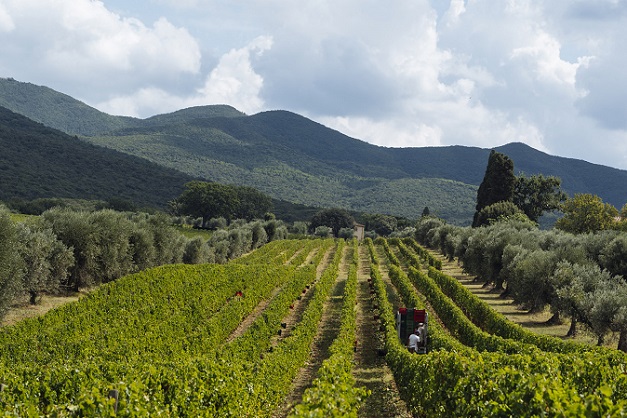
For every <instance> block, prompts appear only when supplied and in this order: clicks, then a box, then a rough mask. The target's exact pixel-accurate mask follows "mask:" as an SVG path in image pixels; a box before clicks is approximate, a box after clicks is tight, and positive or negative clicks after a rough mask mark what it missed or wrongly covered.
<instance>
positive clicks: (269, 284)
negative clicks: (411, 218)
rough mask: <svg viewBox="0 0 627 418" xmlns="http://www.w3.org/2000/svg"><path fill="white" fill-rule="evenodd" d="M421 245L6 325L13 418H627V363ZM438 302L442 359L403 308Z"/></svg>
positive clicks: (155, 272) (273, 250)
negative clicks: (491, 296) (421, 349)
mask: <svg viewBox="0 0 627 418" xmlns="http://www.w3.org/2000/svg"><path fill="white" fill-rule="evenodd" d="M441 263H442V261H441V260H440V259H439V258H436V257H435V256H434V255H433V254H432V253H431V252H430V251H427V250H426V249H425V248H423V247H422V246H421V245H419V244H418V243H417V242H416V241H415V240H413V239H402V240H401V239H389V240H385V239H378V240H376V241H375V242H373V241H372V240H370V239H367V240H365V241H364V242H363V243H358V242H357V241H350V242H345V241H344V240H332V239H326V240H323V239H316V240H313V239H312V240H282V241H274V242H271V243H269V244H267V245H265V246H263V247H262V248H260V249H257V250H255V251H254V252H252V253H250V254H248V255H246V256H244V257H241V258H239V259H236V260H233V261H230V262H229V263H227V264H224V265H217V264H204V265H178V264H177V265H167V266H162V267H157V268H153V269H149V270H145V271H142V272H139V273H136V274H132V275H128V276H125V277H123V278H121V279H118V280H116V281H114V282H111V283H108V284H105V285H102V286H101V287H99V288H98V290H96V291H94V292H92V293H90V294H89V295H88V296H86V297H84V298H82V299H80V300H79V301H78V302H75V303H71V304H67V305H65V306H63V307H60V308H58V309H55V310H53V311H51V312H49V313H48V314H46V315H44V316H42V317H39V318H34V319H28V320H24V321H22V322H20V323H19V324H17V325H14V326H11V327H6V328H3V329H1V330H0V411H2V414H3V415H2V416H20V417H35V416H37V417H38V416H55V417H63V416H101V417H107V416H118V417H126V416H129V417H135V416H177V417H178V416H185V417H198V416H207V417H214V416H220V417H230V416H233V417H242V416H249V417H263V416H267V417H305V416H306V417H329V416H349V417H350V416H363V417H386V416H390V417H392V416H416V417H452V416H458V417H487V416H516V417H523V416H587V417H601V416H624V415H625V414H627V361H626V360H627V358H626V355H625V353H623V352H621V351H617V350H613V349H609V348H601V347H593V346H587V345H579V344H575V343H572V342H566V341H564V340H561V339H558V338H554V337H548V336H540V335H537V334H534V333H531V332H529V331H527V330H525V329H523V328H522V327H520V326H518V325H516V324H514V323H512V322H510V321H508V320H506V319H505V318H504V317H503V316H502V315H500V314H498V313H496V312H495V311H493V310H491V309H490V308H489V307H488V306H487V305H485V304H484V302H482V301H481V300H480V299H478V298H477V297H475V296H474V295H473V294H472V293H470V292H469V291H468V290H467V289H466V288H465V287H463V286H462V285H461V284H460V283H459V282H458V281H457V280H456V279H454V278H452V277H450V276H448V275H447V274H444V273H443V272H442V270H441ZM400 306H413V307H417V308H421V309H427V310H428V312H429V314H430V316H431V320H430V322H429V345H428V354H425V355H416V354H411V353H410V352H409V351H408V350H407V348H406V347H405V346H404V342H401V341H399V339H398V337H397V333H396V326H395V316H394V315H395V311H396V309H397V308H398V307H400Z"/></svg>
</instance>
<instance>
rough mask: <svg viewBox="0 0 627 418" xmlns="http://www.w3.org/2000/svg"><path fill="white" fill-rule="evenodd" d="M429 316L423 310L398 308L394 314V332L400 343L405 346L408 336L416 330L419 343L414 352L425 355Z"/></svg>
mask: <svg viewBox="0 0 627 418" xmlns="http://www.w3.org/2000/svg"><path fill="white" fill-rule="evenodd" d="M428 324H429V314H428V313H427V311H425V310H424V309H416V308H399V309H398V311H397V312H396V331H397V334H398V338H399V339H400V340H401V342H402V343H403V344H405V345H407V341H408V338H409V336H410V335H411V334H412V333H414V331H415V330H416V329H418V330H419V331H418V332H419V337H420V342H419V343H418V348H417V349H416V352H417V353H418V354H426V353H427V341H428V335H429V332H428V330H429V325H428Z"/></svg>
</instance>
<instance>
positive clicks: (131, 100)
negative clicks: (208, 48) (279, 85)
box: [98, 36, 272, 117]
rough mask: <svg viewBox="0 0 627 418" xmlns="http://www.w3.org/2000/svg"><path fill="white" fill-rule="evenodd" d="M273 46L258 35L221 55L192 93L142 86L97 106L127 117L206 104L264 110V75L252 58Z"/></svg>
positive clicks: (244, 109) (267, 39) (254, 111)
mask: <svg viewBox="0 0 627 418" xmlns="http://www.w3.org/2000/svg"><path fill="white" fill-rule="evenodd" d="M271 47H272V38H270V37H266V36H260V37H258V38H256V39H254V40H253V41H252V42H250V43H249V44H248V45H247V46H245V47H243V48H239V49H233V50H231V51H229V52H227V53H226V54H224V55H223V56H222V58H221V59H220V61H219V63H218V65H217V66H216V67H215V68H214V69H213V70H212V71H211V73H210V74H209V75H208V76H207V79H206V81H205V84H204V86H203V87H202V88H200V89H198V91H197V92H196V93H195V94H192V95H177V94H173V93H169V92H167V91H164V90H162V89H159V88H155V87H151V88H141V89H139V90H137V91H136V92H135V93H133V94H131V95H120V96H116V97H113V98H110V99H108V100H107V101H105V102H102V103H100V104H99V105H98V108H100V109H102V110H103V111H105V112H108V113H113V114H121V115H128V116H144V117H145V116H149V115H154V114H157V113H165V112H171V111H174V110H178V109H181V108H186V107H191V106H200V105H207V104H228V105H231V106H233V107H235V108H237V109H238V110H241V111H242V112H245V113H256V112H259V111H261V110H263V100H262V99H261V97H260V90H261V88H262V87H263V78H262V77H261V76H259V75H258V74H257V73H255V71H254V69H253V67H252V61H253V60H254V59H255V58H258V57H259V56H261V55H262V54H263V53H264V51H266V50H268V49H270V48H271Z"/></svg>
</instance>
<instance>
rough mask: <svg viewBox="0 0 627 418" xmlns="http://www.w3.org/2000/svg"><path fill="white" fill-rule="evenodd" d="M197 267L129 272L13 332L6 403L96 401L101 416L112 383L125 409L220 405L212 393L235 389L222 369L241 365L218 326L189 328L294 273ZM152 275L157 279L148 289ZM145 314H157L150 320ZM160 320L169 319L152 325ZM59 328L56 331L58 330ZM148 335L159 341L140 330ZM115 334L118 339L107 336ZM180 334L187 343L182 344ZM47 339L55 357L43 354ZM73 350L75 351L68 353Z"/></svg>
mask: <svg viewBox="0 0 627 418" xmlns="http://www.w3.org/2000/svg"><path fill="white" fill-rule="evenodd" d="M193 267H194V268H195V269H196V270H191V269H187V268H185V266H168V267H164V268H159V269H156V270H154V271H153V273H154V274H153V277H151V275H150V274H148V273H146V274H145V275H140V276H136V277H135V280H132V279H128V278H127V279H122V280H120V281H118V282H115V283H112V284H111V286H109V285H107V287H105V288H103V290H101V291H100V290H99V291H96V292H94V294H92V295H90V296H89V297H88V298H85V299H83V300H82V301H80V302H79V303H78V304H74V305H68V306H67V307H66V308H62V309H61V310H67V312H65V313H64V314H63V315H59V314H58V313H51V314H49V315H46V316H45V317H43V318H41V319H38V320H33V321H31V322H30V323H27V324H26V325H23V324H21V325H20V326H17V327H11V328H8V329H7V330H10V331H6V330H5V332H3V333H2V334H1V337H2V339H3V340H2V347H3V350H2V357H0V358H1V359H2V362H0V382H1V383H3V384H4V385H5V386H4V390H3V391H2V394H0V405H1V406H2V408H3V410H4V411H10V412H9V413H14V414H16V415H20V416H31V415H32V416H39V415H47V414H60V415H75V414H79V413H80V414H84V415H90V412H94V411H95V409H94V408H96V409H98V411H99V412H98V413H97V414H98V415H105V411H109V409H110V408H109V407H110V406H111V405H110V402H109V401H108V400H107V397H106V395H107V393H108V390H109V389H113V388H114V389H117V390H118V391H119V393H120V394H121V395H120V410H119V413H120V414H121V415H125V414H126V415H127V416H137V415H143V414H144V413H145V414H149V413H156V412H159V411H162V412H163V411H168V412H170V413H174V412H176V415H180V414H181V413H182V411H194V412H191V413H190V414H191V415H193V416H196V415H198V414H201V415H202V413H205V412H206V413H207V414H208V415H212V414H213V412H215V411H216V410H219V409H220V408H219V402H213V403H212V402H211V401H210V400H211V399H212V398H211V397H210V396H207V394H210V393H215V391H216V390H219V389H220V388H221V387H222V389H224V390H225V392H227V393H228V391H229V390H231V391H232V387H230V386H228V387H225V386H224V385H222V386H221V385H220V384H215V383H216V382H223V381H226V380H224V379H221V378H220V376H222V377H224V376H231V377H233V374H232V372H233V370H231V368H230V367H228V365H227V364H226V363H225V362H224V361H220V360H218V361H216V360H215V358H214V355H215V353H214V351H215V346H212V345H210V344H207V340H210V337H211V335H212V333H211V332H210V330H207V332H205V331H203V332H204V334H201V335H200V336H199V335H197V334H196V335H195V334H194V333H193V332H191V333H190V330H191V331H194V326H196V327H202V326H203V325H202V323H203V322H210V321H211V320H212V319H213V318H214V317H216V316H218V315H219V313H222V312H224V311H225V308H227V310H228V306H229V305H232V304H239V305H242V306H244V305H245V303H243V302H244V301H246V300H247V299H251V300H252V299H254V298H253V297H251V295H252V296H254V295H256V294H257V295H258V294H261V293H263V292H262V290H261V289H262V288H267V289H269V290H270V291H271V290H272V289H273V288H276V284H277V283H281V282H288V283H289V282H290V281H291V280H293V279H294V277H295V271H294V268H287V267H277V266H275V267H267V266H266V267H264V266H254V267H247V266H235V265H229V266H193ZM166 273H168V274H166ZM147 282H151V283H149V284H148V286H146V284H147ZM268 283H272V284H271V285H269V284H268ZM113 286H119V287H117V288H116V287H113ZM242 286H248V288H245V291H244V292H243V295H242V297H233V294H234V293H235V292H236V291H237V290H236V289H242V288H243V287H242ZM152 290H154V291H155V295H152V293H151V291H152ZM100 292H102V293H100ZM129 294H130V296H129ZM103 299H104V300H105V301H106V300H108V303H104V302H103ZM155 299H158V302H159V303H155V302H157V301H156V300H155ZM144 305H148V306H144ZM199 310H200V311H201V312H198V311H199ZM100 312H109V313H110V314H111V315H116V317H117V318H118V319H120V320H122V321H124V325H125V327H123V328H121V329H120V328H116V327H115V321H111V322H108V321H101V322H98V321H100V320H101V318H102V317H103V316H105V315H101V314H100ZM232 312H234V313H236V314H237V313H240V312H241V313H243V312H245V311H244V310H242V309H240V310H234V311H232ZM144 315H145V316H151V315H152V316H153V319H152V320H145V319H144V318H142V316H144ZM185 315H187V317H185ZM155 316H156V319H155ZM172 316H174V317H177V318H174V319H173V318H171V317H172ZM178 317H180V318H178ZM227 317H228V315H227ZM129 318H130V319H129ZM155 320H157V321H158V320H160V322H156V323H153V322H151V321H155ZM93 322H96V323H97V324H99V325H100V326H101V327H102V328H100V327H99V326H98V325H94V324H93ZM238 322H239V320H238ZM190 323H191V324H193V325H191V328H189V327H190V325H189V324H190ZM47 325H49V327H47ZM108 325H111V326H108ZM142 325H143V328H142ZM216 325H217V324H216ZM80 327H83V330H84V329H85V328H87V329H88V330H89V331H88V333H85V334H84V335H81V334H80V329H81V328H80ZM179 327H180V328H181V329H178V328H179ZM77 329H78V330H79V331H77ZM19 330H22V331H21V332H22V334H20V332H19ZM55 330H56V334H55V333H54V332H49V331H55ZM90 332H96V333H97V332H100V334H97V335H95V336H94V335H90ZM142 332H143V333H144V334H146V335H149V336H150V338H146V337H145V335H141V336H140V335H137V334H138V333H139V334H141V333H142ZM186 333H189V335H186ZM29 334H30V335H29ZM33 334H35V335H34V336H33ZM37 334H43V335H37ZM151 334H154V335H151ZM103 335H104V337H103ZM108 335H111V336H112V337H111V338H109V339H107V338H106V337H107V336H108ZM113 336H115V338H113ZM173 336H174V337H173ZM177 340H181V342H179V343H178V344H177ZM85 341H95V342H96V343H95V344H93V345H89V344H85ZM118 341H119V344H117V345H116V344H114V342H118ZM164 341H165V342H164ZM42 343H45V344H46V346H45V349H46V350H48V349H50V351H52V352H53V353H54V354H53V355H48V354H46V355H45V356H43V355H42V354H41V353H42V351H43V350H42V348H41V344H42ZM37 344H39V345H38V346H37ZM29 345H35V348H34V349H30V348H29ZM118 345H123V346H124V347H123V348H124V349H120V347H118ZM67 346H70V347H72V348H71V349H68V348H67ZM102 346H104V347H105V348H104V349H103V348H102ZM5 348H6V349H5ZM74 351H75V353H74ZM112 351H113V353H114V354H115V355H114V354H112V353H111V352H112ZM68 353H74V354H75V355H74V357H70V358H69V359H67V360H66V359H65V358H64V355H65V354H68ZM212 353H214V354H212ZM32 354H37V355H40V357H37V356H35V357H34V358H33V360H35V361H36V363H34V364H33V363H31V362H29V361H28V360H27V358H28V357H29V356H30V355H32ZM123 354H126V356H124V355H123ZM55 356H56V357H55ZM46 360H49V361H46ZM209 382H211V384H209ZM236 384H237V382H236ZM212 411H213V412H212ZM197 413H198V414H197Z"/></svg>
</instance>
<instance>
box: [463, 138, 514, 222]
mask: <svg viewBox="0 0 627 418" xmlns="http://www.w3.org/2000/svg"><path fill="white" fill-rule="evenodd" d="M515 184H516V176H515V175H514V162H513V161H512V160H511V159H510V158H509V157H508V156H507V155H505V154H501V153H500V152H496V151H494V150H492V152H490V156H489V157H488V166H487V167H486V171H485V175H484V177H483V181H482V182H481V184H480V185H479V190H478V191H477V206H476V208H475V209H476V211H475V216H474V218H473V222H472V226H473V227H477V226H481V225H482V224H481V223H480V219H479V212H480V211H481V209H483V208H485V207H486V206H489V205H492V204H494V203H496V202H502V201H512V200H513V197H514V186H515Z"/></svg>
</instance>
